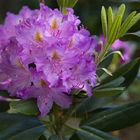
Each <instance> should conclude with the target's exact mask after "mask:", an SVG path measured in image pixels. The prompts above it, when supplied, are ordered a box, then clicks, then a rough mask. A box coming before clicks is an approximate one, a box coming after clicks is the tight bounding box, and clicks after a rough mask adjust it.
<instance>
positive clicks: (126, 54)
mask: <svg viewBox="0 0 140 140" xmlns="http://www.w3.org/2000/svg"><path fill="white" fill-rule="evenodd" d="M104 43H105V39H104V36H103V35H100V36H99V40H98V44H97V45H96V47H95V51H96V52H100V51H101V50H102V49H103V45H104ZM111 49H112V50H113V51H121V53H122V56H123V59H121V63H126V62H128V61H129V60H130V58H131V55H132V49H131V46H130V44H129V43H128V42H124V41H121V40H119V39H117V40H116V41H115V42H114V43H113V44H112V45H111Z"/></svg>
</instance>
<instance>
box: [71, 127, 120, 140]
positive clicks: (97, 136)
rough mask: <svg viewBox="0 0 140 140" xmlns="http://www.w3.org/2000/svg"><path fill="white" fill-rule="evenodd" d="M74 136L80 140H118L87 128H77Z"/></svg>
mask: <svg viewBox="0 0 140 140" xmlns="http://www.w3.org/2000/svg"><path fill="white" fill-rule="evenodd" d="M76 134H77V136H78V137H79V139H80V140H118V138H115V137H113V136H111V135H109V134H107V133H105V132H103V131H100V130H97V129H95V128H92V127H89V126H82V127H81V128H78V129H77V132H76ZM70 140H73V139H70Z"/></svg>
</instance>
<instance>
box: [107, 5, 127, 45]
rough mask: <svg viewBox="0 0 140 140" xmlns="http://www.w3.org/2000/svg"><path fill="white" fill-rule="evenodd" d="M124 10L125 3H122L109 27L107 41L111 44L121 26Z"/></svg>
mask: <svg viewBox="0 0 140 140" xmlns="http://www.w3.org/2000/svg"><path fill="white" fill-rule="evenodd" d="M124 12H125V5H124V4H122V5H121V6H120V7H119V9H118V11H117V14H116V16H115V19H114V22H113V24H112V28H111V29H110V32H109V36H108V43H109V44H110V45H111V44H112V43H113V42H114V41H115V39H116V38H117V35H118V32H119V28H120V26H121V22H122V18H123V15H124Z"/></svg>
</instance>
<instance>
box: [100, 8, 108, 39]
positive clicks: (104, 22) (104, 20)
mask: <svg viewBox="0 0 140 140" xmlns="http://www.w3.org/2000/svg"><path fill="white" fill-rule="evenodd" d="M101 21H102V30H103V34H104V37H107V17H106V10H105V8H104V6H102V10H101Z"/></svg>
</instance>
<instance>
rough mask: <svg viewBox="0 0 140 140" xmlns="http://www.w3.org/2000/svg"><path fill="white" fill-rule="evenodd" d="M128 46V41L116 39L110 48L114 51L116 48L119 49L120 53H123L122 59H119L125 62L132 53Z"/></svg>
mask: <svg viewBox="0 0 140 140" xmlns="http://www.w3.org/2000/svg"><path fill="white" fill-rule="evenodd" d="M130 47H131V46H130V44H129V43H128V42H124V41H121V40H119V39H118V40H116V41H115V42H114V43H113V45H112V49H113V50H114V51H116V50H118V51H121V53H122V55H123V59H121V62H122V63H126V62H128V61H129V60H130V58H131V55H132V49H131V48H130Z"/></svg>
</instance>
